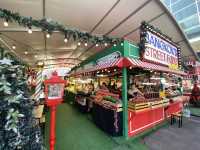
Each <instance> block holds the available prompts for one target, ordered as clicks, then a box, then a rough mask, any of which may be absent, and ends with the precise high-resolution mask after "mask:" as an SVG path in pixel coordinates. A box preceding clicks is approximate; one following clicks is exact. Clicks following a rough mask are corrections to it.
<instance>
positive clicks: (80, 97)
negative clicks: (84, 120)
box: [75, 91, 91, 113]
mask: <svg viewBox="0 0 200 150" xmlns="http://www.w3.org/2000/svg"><path fill="white" fill-rule="evenodd" d="M90 95H91V94H89V93H84V92H80V91H79V92H77V94H76V96H75V104H76V106H77V108H78V109H79V110H80V111H81V112H83V113H86V112H89V101H88V98H89V97H90Z"/></svg>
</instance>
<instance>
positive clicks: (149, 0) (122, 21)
mask: <svg viewBox="0 0 200 150" xmlns="http://www.w3.org/2000/svg"><path fill="white" fill-rule="evenodd" d="M151 1H152V0H146V1H145V2H144V3H143V4H142V5H140V6H139V7H138V8H137V9H135V10H134V11H133V12H131V13H130V14H129V15H128V16H127V17H125V18H124V19H122V20H121V21H120V22H119V23H118V24H117V25H115V26H114V27H113V28H112V29H110V30H109V31H108V32H106V33H105V34H104V35H109V34H110V33H111V32H113V31H114V30H115V29H117V28H118V27H119V26H121V25H122V24H123V23H124V22H126V21H127V20H128V19H130V18H131V17H132V16H133V15H135V14H136V13H137V12H139V11H140V10H141V9H143V8H144V7H145V6H146V5H147V4H148V3H150V2H151ZM93 47H94V45H92V46H91V47H89V48H88V49H86V50H85V51H83V52H82V53H81V55H80V56H79V58H80V57H82V56H83V55H85V53H86V52H88V51H90V50H91V49H92V48H93Z"/></svg>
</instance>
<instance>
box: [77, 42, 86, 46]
mask: <svg viewBox="0 0 200 150" xmlns="http://www.w3.org/2000/svg"><path fill="white" fill-rule="evenodd" d="M85 44H87V43H85ZM78 46H81V42H78Z"/></svg>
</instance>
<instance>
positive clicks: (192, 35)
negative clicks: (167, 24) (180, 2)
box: [186, 26, 200, 39]
mask: <svg viewBox="0 0 200 150" xmlns="http://www.w3.org/2000/svg"><path fill="white" fill-rule="evenodd" d="M186 35H187V37H188V38H189V39H192V38H196V37H199V35H200V26H198V27H196V28H194V29H192V30H190V31H188V32H186Z"/></svg>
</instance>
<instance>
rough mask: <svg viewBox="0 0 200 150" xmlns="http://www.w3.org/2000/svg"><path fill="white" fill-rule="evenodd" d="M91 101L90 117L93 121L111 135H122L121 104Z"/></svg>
mask: <svg viewBox="0 0 200 150" xmlns="http://www.w3.org/2000/svg"><path fill="white" fill-rule="evenodd" d="M90 100H91V101H92V102H93V104H92V105H93V107H92V119H93V121H94V123H95V124H96V125H97V126H98V127H99V128H100V129H102V130H103V131H105V132H106V133H108V134H109V135H111V136H122V105H114V104H112V103H111V102H107V101H102V102H96V101H95V100H94V99H93V100H92V98H90Z"/></svg>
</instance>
